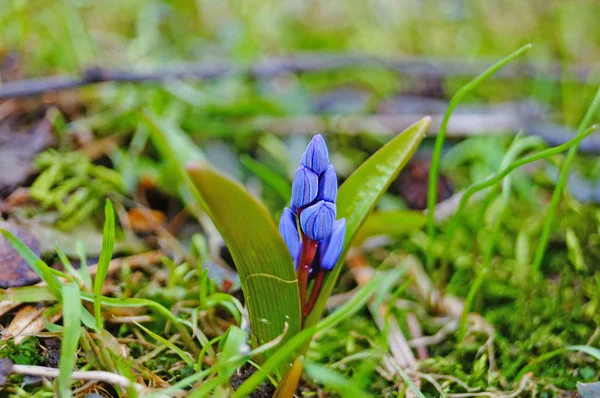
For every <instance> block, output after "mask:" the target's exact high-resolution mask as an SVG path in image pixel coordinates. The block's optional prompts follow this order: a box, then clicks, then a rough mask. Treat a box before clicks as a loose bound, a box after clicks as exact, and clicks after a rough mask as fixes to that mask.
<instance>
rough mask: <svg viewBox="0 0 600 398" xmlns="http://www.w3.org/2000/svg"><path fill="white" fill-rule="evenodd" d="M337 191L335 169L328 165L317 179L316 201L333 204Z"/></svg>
mask: <svg viewBox="0 0 600 398" xmlns="http://www.w3.org/2000/svg"><path fill="white" fill-rule="evenodd" d="M337 189H338V185H337V174H336V173H335V168H334V167H333V166H332V165H329V166H327V168H326V169H325V171H324V172H323V174H321V176H320V177H319V192H318V193H317V199H318V200H326V201H328V202H331V203H335V200H336V198H337Z"/></svg>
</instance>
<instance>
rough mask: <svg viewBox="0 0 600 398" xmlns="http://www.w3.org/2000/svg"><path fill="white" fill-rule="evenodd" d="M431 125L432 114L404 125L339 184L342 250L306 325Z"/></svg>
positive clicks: (319, 310)
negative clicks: (365, 224) (343, 221)
mask: <svg viewBox="0 0 600 398" xmlns="http://www.w3.org/2000/svg"><path fill="white" fill-rule="evenodd" d="M430 125H431V118H430V117H425V118H423V119H421V120H420V121H418V122H417V123H415V124H413V125H412V126H410V127H409V128H407V129H406V130H405V131H404V132H402V133H401V134H399V135H397V136H396V137H394V138H393V139H392V140H391V141H390V142H388V143H387V144H385V145H384V146H383V147H382V148H381V149H379V150H378V151H377V152H375V153H374V154H373V155H372V156H371V157H370V158H369V159H367V160H366V161H365V162H364V163H363V164H362V165H361V166H360V167H359V168H358V169H357V170H356V171H355V172H354V173H352V175H351V176H350V177H348V179H347V180H346V182H344V184H342V186H341V187H340V190H339V193H338V201H337V214H338V218H343V217H345V218H346V240H345V246H344V252H343V253H342V255H341V256H340V260H339V261H338V263H337V265H336V266H335V268H334V270H333V271H332V272H331V273H330V274H329V275H328V276H327V279H326V280H325V283H324V284H323V289H322V290H321V294H320V296H319V299H318V300H317V302H316V304H315V306H314V308H313V310H312V312H311V313H310V314H309V316H308V317H307V318H306V320H305V322H304V324H305V325H306V326H312V325H315V324H316V323H317V322H318V321H319V318H320V317H321V313H322V312H323V309H324V308H325V303H326V301H327V299H328V298H329V296H330V295H331V292H332V291H333V288H334V286H335V284H336V282H337V278H338V275H339V274H340V271H341V269H342V263H343V261H344V257H345V255H346V253H347V251H348V249H349V248H350V245H351V243H352V241H353V239H354V237H355V236H356V234H357V232H358V229H359V228H360V226H361V225H362V224H363V222H364V221H365V219H366V218H367V216H368V215H369V213H370V212H371V210H372V209H373V207H374V206H375V204H376V203H377V201H378V200H379V198H380V197H381V195H383V193H384V192H385V191H386V190H387V188H388V187H389V185H390V184H391V183H392V181H393V180H394V179H395V178H396V176H397V175H398V173H399V172H400V170H402V167H404V165H405V164H406V163H407V162H408V160H409V159H410V157H411V156H412V154H413V153H414V152H415V150H416V149H417V147H418V146H419V144H420V143H421V140H423V137H425V133H426V132H427V130H428V129H429V126H430Z"/></svg>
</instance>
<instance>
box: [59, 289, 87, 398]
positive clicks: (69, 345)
mask: <svg viewBox="0 0 600 398" xmlns="http://www.w3.org/2000/svg"><path fill="white" fill-rule="evenodd" d="M62 296H63V335H62V341H61V344H60V373H59V377H58V392H59V395H60V397H61V398H67V397H70V396H71V388H70V387H69V386H70V385H71V374H72V373H73V369H74V368H75V355H76V353H77V348H78V347H79V335H80V334H81V311H82V308H81V297H80V293H79V286H77V285H76V284H74V283H70V284H67V285H63V286H62Z"/></svg>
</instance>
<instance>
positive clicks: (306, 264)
mask: <svg viewBox="0 0 600 398" xmlns="http://www.w3.org/2000/svg"><path fill="white" fill-rule="evenodd" d="M316 252H317V242H315V241H312V240H310V239H309V238H308V237H307V236H306V235H304V234H302V254H301V255H300V264H299V266H298V288H299V289H300V305H301V307H302V311H304V306H305V305H306V291H307V289H308V274H309V272H310V265H311V264H312V262H313V259H314V258H315V254H316Z"/></svg>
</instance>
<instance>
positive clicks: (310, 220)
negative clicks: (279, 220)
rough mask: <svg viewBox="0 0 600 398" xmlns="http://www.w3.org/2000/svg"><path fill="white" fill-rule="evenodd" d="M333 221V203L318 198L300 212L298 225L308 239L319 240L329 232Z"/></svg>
mask: <svg viewBox="0 0 600 398" xmlns="http://www.w3.org/2000/svg"><path fill="white" fill-rule="evenodd" d="M334 221H335V205H334V204H333V203H331V202H326V201H324V200H320V201H318V202H317V203H315V204H314V205H312V206H309V207H307V208H306V209H304V210H302V212H301V213H300V227H301V228H302V231H303V232H304V234H305V235H306V236H308V238H309V239H311V240H314V241H319V240H321V239H324V238H325V237H327V236H328V235H329V234H330V233H331V227H332V226H333V222H334Z"/></svg>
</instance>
